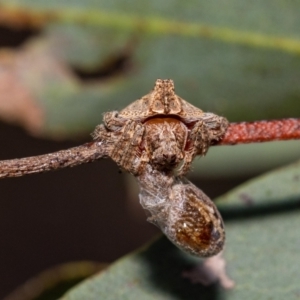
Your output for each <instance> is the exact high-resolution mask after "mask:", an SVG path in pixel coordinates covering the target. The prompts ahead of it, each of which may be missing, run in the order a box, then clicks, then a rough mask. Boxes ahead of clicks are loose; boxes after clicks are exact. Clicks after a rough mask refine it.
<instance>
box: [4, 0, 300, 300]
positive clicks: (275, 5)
mask: <svg viewBox="0 0 300 300" xmlns="http://www.w3.org/2000/svg"><path fill="white" fill-rule="evenodd" d="M299 8H300V4H299V3H298V2H297V1H284V2H283V1H275V2H274V1H271V0H266V1H264V2H257V1H256V2H255V1H247V2H245V1H242V2H241V1H237V0H229V1H226V2H224V1H220V0H216V1H201V0H195V1H188V2H184V1H179V0H167V1H163V2H162V1H158V0H153V1H133V0H131V1H117V0H116V1H99V0H98V1H92V0H87V1H76V0H69V1H67V0H60V1H44V0H39V1H37V0H22V1H21V0H20V1H15V0H14V1H0V118H1V120H2V122H3V123H1V126H0V135H1V147H0V155H1V159H8V158H16V157H23V156H31V155H37V154H42V153H47V152H50V151H56V150H59V149H62V148H67V147H70V146H73V145H78V144H80V143H82V142H84V141H88V140H90V138H89V133H90V132H92V130H93V128H94V127H95V126H96V125H97V124H99V123H101V121H102V114H103V113H104V112H106V111H109V110H118V109H121V108H123V107H124V106H125V105H128V104H129V103H131V102H132V101H133V100H136V99H138V98H140V97H141V96H143V95H144V94H146V93H148V92H149V91H150V90H151V89H152V88H153V85H154V82H155V80H156V79H157V78H172V79H173V80H174V82H175V88H176V92H177V94H178V95H180V96H181V97H182V98H184V99H186V100H187V101H189V102H191V103H192V104H194V105H196V106H198V107H200V108H201V109H203V110H205V111H211V112H214V113H217V114H220V115H223V116H226V117H227V118H228V119H229V120H230V121H231V122H236V121H252V120H261V119H275V118H278V119H279V118H288V117H298V118H299V117H300V85H299V82H300V57H299V54H300V37H299V28H300V18H299ZM6 124H10V126H9V127H8V125H6ZM30 135H31V136H30ZM32 136H33V137H32ZM299 146H300V143H299V142H297V141H290V142H272V143H266V144H261V145H254V144H253V145H243V146H235V147H232V146H222V147H214V148H213V149H211V150H210V151H209V153H208V155H207V157H205V158H201V159H196V162H195V164H194V168H193V171H192V172H191V175H190V177H191V178H192V180H193V181H194V182H196V183H197V184H198V186H201V188H203V190H204V191H205V192H206V193H207V194H208V195H210V196H211V197H215V196H217V195H220V194H222V193H223V192H225V191H227V190H228V189H229V188H230V187H233V186H235V185H237V183H240V182H243V181H244V180H246V179H247V178H249V177H251V176H254V175H257V174H259V173H261V172H263V171H266V170H269V169H271V168H273V167H276V166H280V165H284V164H286V163H288V162H291V161H293V160H295V159H296V158H299ZM124 178H125V179H126V180H124ZM0 191H1V198H0V206H1V210H0V236H2V240H3V241H4V245H3V246H2V247H1V249H0V260H1V261H0V265H1V266H2V267H1V270H0V297H1V296H3V295H4V294H6V293H8V292H9V291H10V290H12V288H13V287H14V286H15V285H17V284H19V283H21V282H23V281H25V279H26V278H28V277H30V276H32V275H33V274H35V273H36V272H38V271H40V270H42V269H45V268H47V267H49V266H52V265H54V264H58V263H60V262H65V261H70V260H81V259H94V260H98V261H105V262H107V261H113V260H115V259H116V258H117V257H120V256H121V255H122V254H124V253H127V252H128V251H130V250H133V249H134V248H136V247H137V246H138V245H141V244H142V243H143V242H145V241H147V240H148V239H149V237H150V236H152V235H153V234H154V233H155V232H156V229H155V228H153V227H152V225H149V224H146V222H145V217H144V215H143V212H142V209H141V208H140V207H139V205H138V198H137V192H136V187H134V186H133V183H132V180H131V179H130V177H129V176H128V175H124V174H123V175H119V174H118V169H117V168H116V166H114V164H113V163H111V162H109V161H101V162H99V163H95V164H93V165H89V166H81V167H78V168H75V169H72V170H62V171H60V172H56V173H51V174H45V175H34V176H32V177H28V178H19V179H8V180H5V181H1V182H0ZM124 228H125V229H124Z"/></svg>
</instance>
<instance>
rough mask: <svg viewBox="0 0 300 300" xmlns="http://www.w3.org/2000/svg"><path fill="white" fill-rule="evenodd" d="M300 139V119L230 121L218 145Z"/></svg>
mask: <svg viewBox="0 0 300 300" xmlns="http://www.w3.org/2000/svg"><path fill="white" fill-rule="evenodd" d="M293 139H300V119H283V120H273V121H255V122H241V123H230V125H229V128H228V130H227V132H226V134H225V136H224V138H223V139H222V140H221V141H220V142H218V143H217V145H235V144H248V143H260V142H268V141H282V140H293Z"/></svg>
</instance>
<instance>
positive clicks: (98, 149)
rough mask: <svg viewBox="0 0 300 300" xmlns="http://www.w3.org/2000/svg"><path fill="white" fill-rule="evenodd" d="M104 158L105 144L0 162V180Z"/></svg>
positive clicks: (88, 144) (88, 145)
mask: <svg viewBox="0 0 300 300" xmlns="http://www.w3.org/2000/svg"><path fill="white" fill-rule="evenodd" d="M105 156H106V151H105V144H102V145H101V144H100V143H99V142H98V143H97V142H92V143H87V144H84V145H81V146H78V147H74V148H70V149H67V150H61V151H58V152H54V153H49V154H44V155H38V156H32V157H26V158H20V159H10V160H3V161H0V178H5V177H19V176H23V175H26V174H34V173H41V172H47V171H52V170H57V169H61V168H65V167H74V166H77V165H80V164H83V163H88V162H92V161H94V160H97V159H100V158H102V157H105Z"/></svg>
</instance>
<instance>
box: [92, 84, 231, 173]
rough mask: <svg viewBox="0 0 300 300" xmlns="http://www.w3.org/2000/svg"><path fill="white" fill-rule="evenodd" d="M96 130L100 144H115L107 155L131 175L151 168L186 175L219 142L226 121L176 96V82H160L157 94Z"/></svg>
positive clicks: (111, 116)
mask: <svg viewBox="0 0 300 300" xmlns="http://www.w3.org/2000/svg"><path fill="white" fill-rule="evenodd" d="M103 121H104V125H103V124H101V125H99V126H97V127H96V129H95V131H94V133H93V138H94V139H95V140H96V141H103V140H104V141H105V140H107V139H109V140H111V141H113V142H112V144H111V149H109V156H110V157H111V158H112V159H113V160H114V161H115V162H116V163H117V164H118V165H119V166H120V167H122V168H123V169H125V170H126V171H128V172H130V173H132V174H133V175H139V174H142V173H143V172H144V170H145V166H146V165H147V164H148V163H150V164H151V165H153V166H155V168H157V169H160V170H171V169H172V170H174V169H175V168H176V167H177V166H178V165H179V164H180V162H182V165H181V166H180V168H179V170H178V173H177V174H178V175H184V174H186V173H187V172H188V171H189V169H190V166H191V163H192V161H193V158H194V157H195V156H196V155H205V154H206V152H207V151H208V148H209V146H210V145H211V144H212V143H213V142H216V141H218V140H220V139H221V138H222V137H223V136H224V134H225V132H226V129H227V127H228V124H229V123H228V121H227V120H226V119H225V118H223V117H220V116H217V115H215V114H213V113H205V112H203V111H202V110H201V109H199V108H197V107H195V106H193V105H191V104H190V103H188V102H186V101H185V100H183V99H182V98H180V97H179V96H177V95H176V94H175V92H174V83H173V80H170V79H166V80H162V79H157V80H156V82H155V86H154V89H153V91H151V92H150V93H149V94H147V95H145V96H144V97H142V98H141V99H139V100H136V101H135V102H133V103H132V104H130V105H129V106H127V107H126V108H124V109H123V110H121V111H120V112H117V111H112V112H107V113H105V114H104V118H103Z"/></svg>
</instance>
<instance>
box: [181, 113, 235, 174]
mask: <svg viewBox="0 0 300 300" xmlns="http://www.w3.org/2000/svg"><path fill="white" fill-rule="evenodd" d="M228 125H229V123H228V121H227V120H226V119H225V118H223V117H220V116H217V115H215V114H213V113H204V114H203V116H202V118H201V119H200V120H199V121H197V122H196V123H195V124H194V126H193V128H192V129H191V131H190V133H189V137H188V139H189V141H190V143H191V144H190V146H189V148H188V149H187V150H186V152H185V158H184V162H183V165H182V166H181V167H180V169H179V175H184V174H186V173H187V172H188V171H189V170H190V167H191V163H192V161H193V159H194V157H195V156H196V155H201V156H204V155H205V154H206V153H207V151H208V148H209V147H210V145H212V143H213V142H216V141H219V140H220V139H221V138H222V137H223V136H224V134H225V132H226V130H227V128H228Z"/></svg>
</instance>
